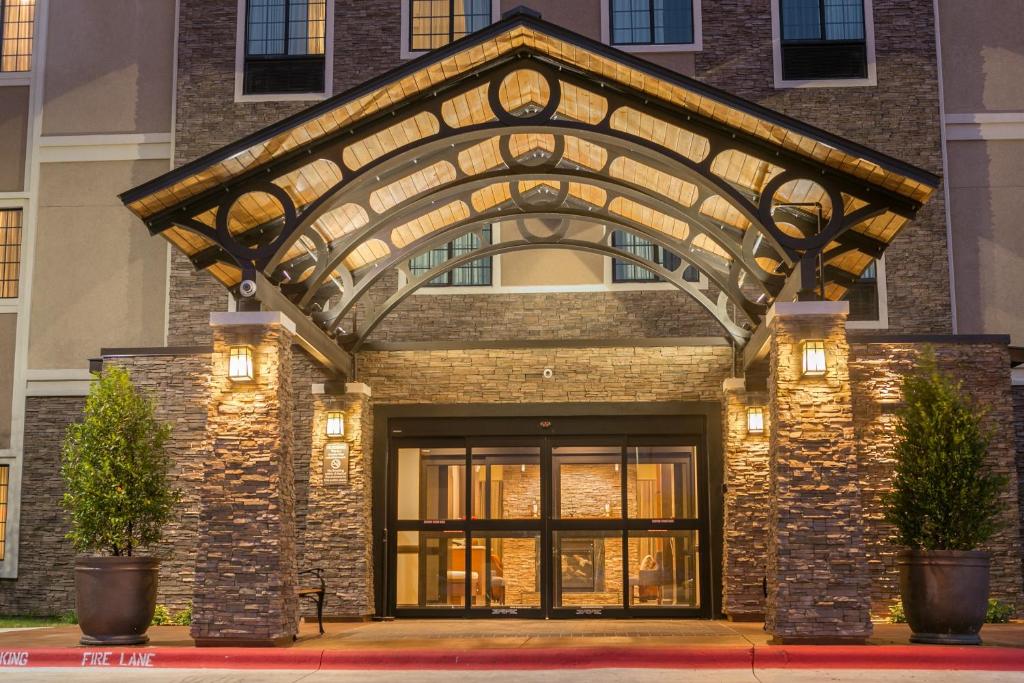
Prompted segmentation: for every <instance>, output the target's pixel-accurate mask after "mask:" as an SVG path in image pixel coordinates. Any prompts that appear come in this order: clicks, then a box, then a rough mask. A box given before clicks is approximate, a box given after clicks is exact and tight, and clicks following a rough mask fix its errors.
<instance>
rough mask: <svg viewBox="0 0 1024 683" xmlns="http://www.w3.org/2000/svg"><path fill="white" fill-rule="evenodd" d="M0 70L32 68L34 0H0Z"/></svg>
mask: <svg viewBox="0 0 1024 683" xmlns="http://www.w3.org/2000/svg"><path fill="white" fill-rule="evenodd" d="M0 17H2V18H3V20H2V21H0V72H3V73H7V72H12V71H30V70H31V69H32V38H33V34H34V28H35V18H36V0H0Z"/></svg>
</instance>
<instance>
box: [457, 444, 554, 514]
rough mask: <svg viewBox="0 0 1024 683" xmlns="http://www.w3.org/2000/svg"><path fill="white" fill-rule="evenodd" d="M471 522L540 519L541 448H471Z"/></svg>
mask: <svg viewBox="0 0 1024 683" xmlns="http://www.w3.org/2000/svg"><path fill="white" fill-rule="evenodd" d="M472 463H473V519H539V518H540V449H539V448H537V447H501V448H477V447H474V448H473V453H472Z"/></svg>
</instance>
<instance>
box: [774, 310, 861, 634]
mask: <svg viewBox="0 0 1024 683" xmlns="http://www.w3.org/2000/svg"><path fill="white" fill-rule="evenodd" d="M848 310H849V308H848V305H847V304H846V303H845V302H829V301H808V302H794V303H777V304H775V305H774V306H773V307H772V309H771V310H770V311H769V312H768V316H767V319H766V324H767V325H768V326H769V330H770V332H771V375H770V377H769V381H768V387H769V395H770V396H769V397H770V401H769V407H770V421H771V424H772V430H771V437H770V456H769V484H770V485H769V495H768V598H767V605H766V606H767V610H766V619H765V621H766V626H767V629H768V631H769V632H770V633H771V634H772V636H773V637H774V642H777V643H844V642H845V643H858V642H864V641H865V640H866V639H867V638H868V637H869V636H870V635H871V620H870V606H871V598H870V595H871V594H870V578H869V575H868V568H867V559H866V553H865V547H864V538H863V519H862V514H861V499H860V490H859V487H858V478H857V476H858V475H857V457H856V448H855V442H854V425H853V407H852V402H851V395H850V376H849V368H848V361H849V345H848V343H847V339H846V316H847V312H848ZM806 340H823V341H824V343H825V354H826V364H827V369H826V371H825V373H824V374H823V375H820V376H805V375H804V374H803V363H802V356H803V354H802V352H803V344H802V342H804V341H806Z"/></svg>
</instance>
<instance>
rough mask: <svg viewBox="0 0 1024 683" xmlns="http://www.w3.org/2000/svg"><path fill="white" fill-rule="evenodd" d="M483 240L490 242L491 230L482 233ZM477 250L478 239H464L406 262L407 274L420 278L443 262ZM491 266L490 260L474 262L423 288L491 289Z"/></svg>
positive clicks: (463, 237) (474, 237)
mask: <svg viewBox="0 0 1024 683" xmlns="http://www.w3.org/2000/svg"><path fill="white" fill-rule="evenodd" d="M483 233H484V236H485V237H486V238H487V239H488V240H490V238H491V226H489V225H488V226H486V227H485V228H484V229H483ZM479 247H480V238H479V237H477V236H476V235H473V234H470V235H463V236H462V237H459V238H457V239H455V240H452V241H451V242H449V243H448V244H446V245H444V246H442V247H437V248H436V249H431V250H430V251H428V252H427V253H425V254H421V255H419V256H417V257H416V258H414V259H412V260H411V261H409V272H410V273H411V274H412V275H422V274H423V273H427V272H429V271H430V270H432V269H434V268H435V267H437V266H439V265H441V264H442V263H444V262H445V261H448V260H450V259H453V258H456V257H458V256H461V255H463V254H466V253H469V252H471V251H473V250H475V249H478V248H479ZM493 272H494V265H493V259H492V257H490V256H488V257H486V258H482V259H477V260H476V261H472V262H470V263H466V264H463V265H461V266H456V267H455V268H452V269H451V270H449V271H447V272H445V273H442V274H441V275H438V276H437V277H435V278H434V279H432V280H431V281H430V282H428V283H427V284H426V286H427V287H490V286H491V282H492V279H493Z"/></svg>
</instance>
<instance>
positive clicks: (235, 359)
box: [228, 346, 254, 382]
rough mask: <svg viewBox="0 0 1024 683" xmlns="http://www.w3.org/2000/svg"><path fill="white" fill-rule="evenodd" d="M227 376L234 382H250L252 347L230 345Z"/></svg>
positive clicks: (251, 376)
mask: <svg viewBox="0 0 1024 683" xmlns="http://www.w3.org/2000/svg"><path fill="white" fill-rule="evenodd" d="M228 377H229V378H231V380H232V381H235V382H251V381H252V379H253V377H254V375H253V368H252V347H251V346H232V347H231V351H230V352H229V354H228Z"/></svg>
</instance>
